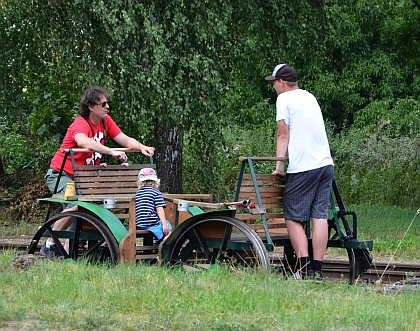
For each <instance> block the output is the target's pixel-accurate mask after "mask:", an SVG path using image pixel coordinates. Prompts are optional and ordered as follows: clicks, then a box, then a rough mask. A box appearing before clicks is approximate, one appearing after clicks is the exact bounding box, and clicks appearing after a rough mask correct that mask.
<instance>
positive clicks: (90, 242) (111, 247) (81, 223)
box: [28, 211, 120, 264]
mask: <svg viewBox="0 0 420 331" xmlns="http://www.w3.org/2000/svg"><path fill="white" fill-rule="evenodd" d="M69 216H71V217H74V223H73V226H72V227H71V230H69V229H67V230H65V231H54V230H53V229H52V228H53V224H54V223H55V222H57V221H58V220H60V219H62V218H65V217H69ZM42 237H51V238H53V239H54V243H55V245H56V246H57V248H58V249H59V251H60V252H61V254H62V256H63V258H64V259H73V260H78V259H79V258H86V259H87V260H88V261H90V262H93V263H109V264H117V263H118V262H119V260H120V251H119V245H118V242H117V240H116V239H115V237H114V235H113V234H112V232H111V231H110V230H109V228H108V227H107V226H106V225H105V223H104V222H103V221H102V220H101V219H99V218H98V217H96V216H93V215H91V214H87V213H84V212H80V211H69V212H65V213H61V214H58V215H55V216H53V217H52V218H50V219H49V220H48V221H47V222H45V223H44V224H43V225H42V226H41V227H40V228H39V229H38V231H37V232H36V233H35V235H34V237H33V239H32V242H31V245H30V247H29V251H28V253H29V254H33V253H34V252H35V249H36V247H37V245H38V243H39V242H40V240H41V238H42ZM66 239H69V240H70V245H69V252H68V253H67V252H66V250H65V249H64V242H65V240H66Z"/></svg>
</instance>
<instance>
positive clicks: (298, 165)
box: [276, 89, 334, 173]
mask: <svg viewBox="0 0 420 331" xmlns="http://www.w3.org/2000/svg"><path fill="white" fill-rule="evenodd" d="M276 109H277V115H276V121H281V120H284V122H285V123H286V124H287V125H288V126H289V145H288V154H289V155H288V156H289V165H288V167H287V173H298V172H304V171H308V170H313V169H318V168H322V167H325V166H327V165H334V163H333V160H332V158H331V153H330V147H329V144H328V139H327V133H326V131H325V124H324V119H323V117H322V113H321V108H320V107H319V104H318V101H317V100H316V98H315V97H314V96H313V95H312V94H311V93H309V92H308V91H305V90H301V89H296V90H292V91H288V92H284V93H281V94H279V95H278V96H277V101H276Z"/></svg>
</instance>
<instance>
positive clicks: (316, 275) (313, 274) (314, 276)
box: [307, 270, 324, 282]
mask: <svg viewBox="0 0 420 331" xmlns="http://www.w3.org/2000/svg"><path fill="white" fill-rule="evenodd" d="M307 279H311V280H315V281H316V282H322V280H323V279H324V277H323V276H322V272H320V271H313V270H310V271H308V275H307Z"/></svg>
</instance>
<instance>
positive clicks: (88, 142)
mask: <svg viewBox="0 0 420 331" xmlns="http://www.w3.org/2000/svg"><path fill="white" fill-rule="evenodd" d="M74 141H75V142H76V144H77V146H79V147H81V148H87V149H90V150H91V151H94V152H98V153H101V154H108V155H111V156H112V157H113V158H115V159H117V160H119V161H121V162H125V161H127V155H126V154H125V152H121V151H115V150H113V149H111V148H109V147H106V146H104V145H102V144H101V143H99V142H97V141H95V140H93V139H92V138H89V137H88V136H86V135H85V134H84V133H77V134H76V135H75V136H74Z"/></svg>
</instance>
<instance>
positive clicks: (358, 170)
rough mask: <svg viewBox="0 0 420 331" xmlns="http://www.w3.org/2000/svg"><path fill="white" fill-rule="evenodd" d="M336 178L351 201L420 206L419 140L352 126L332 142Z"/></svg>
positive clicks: (345, 196)
mask: <svg viewBox="0 0 420 331" xmlns="http://www.w3.org/2000/svg"><path fill="white" fill-rule="evenodd" d="M331 148H332V153H333V158H334V162H335V165H336V167H335V169H336V178H337V182H338V184H339V187H340V191H341V193H342V195H343V197H344V199H345V200H346V201H347V202H348V203H356V204H360V203H366V204H372V205H373V204H383V205H390V206H402V207H418V206H419V205H420V200H419V196H420V175H419V169H420V154H419V150H420V140H419V138H418V135H416V136H415V137H414V138H411V139H410V138H407V137H399V138H392V137H388V136H386V135H383V134H382V133H381V132H378V133H373V134H372V133H370V132H368V131H361V130H356V129H350V130H348V131H346V132H343V133H342V134H340V135H339V136H338V137H335V138H334V140H333V141H332V142H331Z"/></svg>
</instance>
